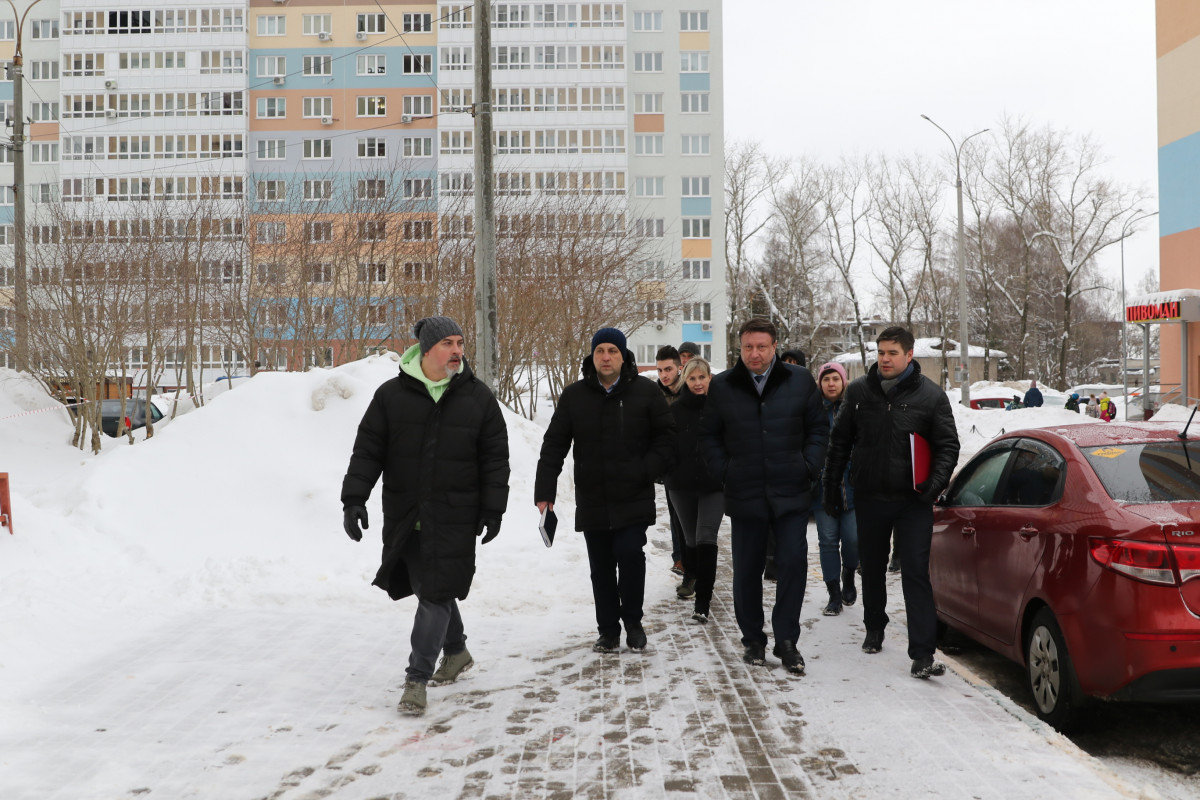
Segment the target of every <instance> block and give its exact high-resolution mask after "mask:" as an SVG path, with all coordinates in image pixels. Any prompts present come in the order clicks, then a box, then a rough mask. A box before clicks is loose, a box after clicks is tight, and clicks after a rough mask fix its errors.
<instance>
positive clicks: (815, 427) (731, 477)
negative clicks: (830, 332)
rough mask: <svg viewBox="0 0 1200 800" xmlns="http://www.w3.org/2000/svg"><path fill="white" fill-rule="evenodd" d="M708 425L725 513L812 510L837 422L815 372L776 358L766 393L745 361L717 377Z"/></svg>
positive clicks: (710, 461)
mask: <svg viewBox="0 0 1200 800" xmlns="http://www.w3.org/2000/svg"><path fill="white" fill-rule="evenodd" d="M701 430H702V432H701V447H702V452H703V454H704V462H705V465H706V466H707V467H708V471H709V472H710V473H712V475H713V476H714V477H717V478H720V479H722V480H723V481H724V484H725V513H727V514H728V515H729V516H731V517H737V516H744V517H766V516H768V515H769V514H773V515H774V516H776V517H779V516H783V515H785V514H795V513H803V514H807V513H808V512H809V509H810V508H811V507H812V495H811V489H812V486H813V483H814V481H816V479H817V477H818V476H819V475H820V473H821V464H822V463H823V462H824V460H825V448H826V445H827V444H828V440H829V420H828V419H827V418H826V415H825V409H824V408H823V407H822V405H821V392H820V391H819V390H818V389H817V382H816V381H814V380H813V377H812V374H811V373H810V372H809V371H808V370H806V369H802V368H800V367H797V366H794V365H792V364H785V363H783V362H782V361H780V360H779V359H776V360H775V365H774V366H773V367H771V371H770V373H769V374H768V375H767V382H766V386H765V387H764V388H763V393H762V396H761V397H760V396H759V394H758V391H757V390H756V389H755V388H754V381H753V378H752V377H751V374H750V370H749V369H747V368H746V365H745V364H743V363H742V361H741V359H739V360H738V363H737V364H736V365H735V366H734V367H733V368H732V369H727V370H725V371H724V372H722V373H721V374H720V375H717V376H716V377H715V378H713V380H712V385H711V386H710V387H709V390H708V405H707V408H706V409H705V412H704V417H703V422H702V429H701Z"/></svg>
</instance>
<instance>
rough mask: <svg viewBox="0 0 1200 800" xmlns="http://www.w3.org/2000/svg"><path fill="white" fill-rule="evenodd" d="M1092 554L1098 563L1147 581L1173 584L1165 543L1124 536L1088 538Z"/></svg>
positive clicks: (1169, 556) (1173, 576)
mask: <svg viewBox="0 0 1200 800" xmlns="http://www.w3.org/2000/svg"><path fill="white" fill-rule="evenodd" d="M1088 547H1089V549H1090V551H1091V554H1092V558H1093V559H1094V560H1095V561H1096V563H1097V564H1099V565H1100V566H1102V567H1106V568H1107V569H1111V570H1112V571H1113V572H1119V573H1121V574H1122V575H1128V576H1129V577H1131V578H1135V579H1137V580H1139V581H1146V582H1147V583H1161V584H1166V585H1168V586H1172V585H1174V584H1175V571H1174V570H1173V569H1171V555H1170V552H1169V551H1168V550H1167V546H1166V545H1165V544H1157V543H1155V542H1135V541H1129V540H1125V539H1101V538H1098V537H1094V538H1091V539H1088Z"/></svg>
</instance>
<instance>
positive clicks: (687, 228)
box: [683, 217, 712, 239]
mask: <svg viewBox="0 0 1200 800" xmlns="http://www.w3.org/2000/svg"><path fill="white" fill-rule="evenodd" d="M710 223H711V220H710V219H709V218H708V217H694V218H688V217H684V219H683V238H684V239H711V238H712V233H711V232H710V230H709V226H710Z"/></svg>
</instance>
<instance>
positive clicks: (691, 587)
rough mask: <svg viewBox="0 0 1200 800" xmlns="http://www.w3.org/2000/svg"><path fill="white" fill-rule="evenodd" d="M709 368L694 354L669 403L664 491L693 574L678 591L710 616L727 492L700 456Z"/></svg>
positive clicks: (699, 614)
mask: <svg viewBox="0 0 1200 800" xmlns="http://www.w3.org/2000/svg"><path fill="white" fill-rule="evenodd" d="M711 380H712V369H711V368H710V367H709V366H708V362H707V361H705V360H704V359H703V358H700V357H698V356H697V357H695V358H693V359H691V360H689V361H688V363H687V364H686V365H684V368H683V388H682V389H681V390H680V392H679V397H678V399H677V400H676V401H675V403H674V404H672V406H671V414H672V415H674V417H675V431H676V438H675V444H676V451H675V452H676V459H675V468H674V469H672V470H671V471H670V472H668V473H667V479H666V486H667V493H668V494H669V495H670V497H671V504H672V505H673V506H674V507H675V513H676V514H678V515H679V523H680V526H681V527H682V528H683V538H684V542H685V545H686V547H687V550H688V557H689V558H690V563H691V564H693V565H694V569H693V574H692V575H690V576H688V577H685V578H684V580H683V583H682V584H680V586H679V589H678V591H677V593H678V595H679V597H680V598H687V597H690V596H691V595H692V594H693V593H695V596H696V603H695V607H694V610H693V612H692V619H694V620H696V621H697V622H700V623H705V622H708V616H709V606H710V605H711V603H712V595H713V584H714V583H716V579H717V530H718V529H719V528H720V527H721V518H722V517H723V516H724V515H725V495H724V492H723V491H722V489H721V483H720V481H718V480H716V479H714V478H713V477H712V476H711V475H710V474H709V473H708V470H707V469H705V467H704V462H703V460H701V458H700V417H701V416H702V415H703V414H704V404H705V401H706V400H707V399H708V384H709V381H711Z"/></svg>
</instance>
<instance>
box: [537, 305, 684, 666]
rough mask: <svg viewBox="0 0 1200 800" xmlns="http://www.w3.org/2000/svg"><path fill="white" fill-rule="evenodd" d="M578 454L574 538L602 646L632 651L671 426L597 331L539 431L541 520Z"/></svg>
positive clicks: (647, 387)
mask: <svg viewBox="0 0 1200 800" xmlns="http://www.w3.org/2000/svg"><path fill="white" fill-rule="evenodd" d="M572 445H573V446H574V453H575V530H577V531H582V532H583V538H584V541H585V542H586V543H587V551H588V562H589V564H590V567H591V580H592V597H593V598H594V600H595V604H596V628H597V630H598V631H599V633H600V637H599V638H598V639H597V640H596V642H595V644H593V645H592V649H593V650H595V651H596V652H598V653H612V652H616V651H617V650H618V649H619V648H620V646H621V626H622V624H624V627H625V643H626V644H627V645H628V646H629V649H630V650H634V651H641V650H644V649H645V648H646V631H645V629H644V628H643V627H642V600H643V596H644V594H645V589H646V556H645V553H644V552H643V549H642V548H644V547H645V545H646V529H647V528H649V527H650V526H651V525H653V524H654V519H655V502H654V482H655V481H656V480H658V479H660V478H661V477H662V476H663V475H664V474H665V473H666V472H667V470H668V469H670V468H671V465H672V462H673V459H674V456H675V419H674V417H672V416H671V409H670V408H668V406H667V401H666V400H665V399H664V398H663V393H662V391H661V390H660V389H659V388H658V387H657V386H655V385H654V381H652V380H650V379H649V378H644V377H641V376H639V375H638V370H637V364H636V362H635V361H634V358H633V353H631V352H629V350H627V349H626V342H625V334H624V333H622V332H621V331H619V330H617V329H616V328H601V329H600V330H598V331H596V333H595V335H594V336H593V337H592V349H591V353H590V354H589V355H588V356H587V357H586V358H585V359H584V361H583V377H582V378H580V380H578V381H576V382H575V383H573V384H571V385H570V386H568V387H567V388H566V389H564V390H563V393H562V395H561V396H560V397H559V399H558V406H557V408H555V409H554V414H553V415H552V416H551V418H550V424H549V425H548V426H547V427H546V434H545V437H544V438H543V439H542V451H541V456H540V458H539V459H538V465H537V477H536V479H535V482H534V498H533V499H534V502H535V503H536V504H537V507H538V511H541V512H545V511H546V510H548V509H549V510H552V509H553V508H554V500H555V497H556V496H557V494H558V476H559V474H560V473H561V472H562V467H563V461H564V460H565V459H566V457H567V452H568V451H569V450H571V448H572Z"/></svg>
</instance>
